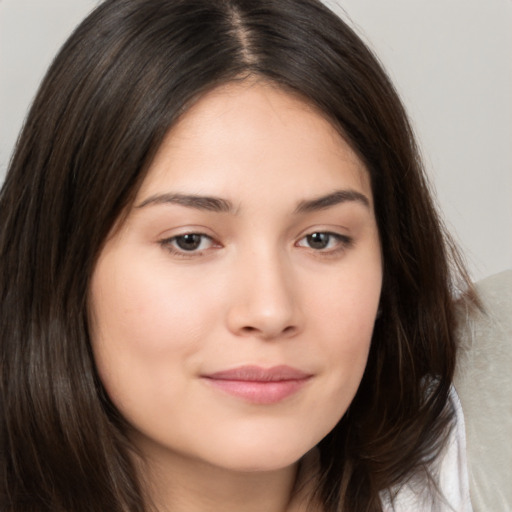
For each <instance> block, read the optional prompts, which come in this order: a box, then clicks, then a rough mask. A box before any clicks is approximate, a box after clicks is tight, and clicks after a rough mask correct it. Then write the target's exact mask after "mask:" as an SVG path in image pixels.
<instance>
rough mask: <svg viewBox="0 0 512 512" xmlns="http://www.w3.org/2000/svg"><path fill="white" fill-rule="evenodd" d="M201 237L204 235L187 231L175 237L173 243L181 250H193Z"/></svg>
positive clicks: (200, 241)
mask: <svg viewBox="0 0 512 512" xmlns="http://www.w3.org/2000/svg"><path fill="white" fill-rule="evenodd" d="M203 238H204V235H199V234H197V233H189V234H186V235H180V236H177V237H175V238H174V244H175V246H177V247H178V248H179V249H181V250H183V251H195V250H197V249H199V247H200V246H201V243H202V241H203Z"/></svg>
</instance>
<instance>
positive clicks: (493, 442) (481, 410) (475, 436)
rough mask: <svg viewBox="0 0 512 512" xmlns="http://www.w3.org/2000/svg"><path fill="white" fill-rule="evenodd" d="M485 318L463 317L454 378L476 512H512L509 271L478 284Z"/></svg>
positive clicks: (511, 292)
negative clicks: (464, 424)
mask: <svg viewBox="0 0 512 512" xmlns="http://www.w3.org/2000/svg"><path fill="white" fill-rule="evenodd" d="M477 291H478V292H479V294H480V296H481V299H482V302H483V305H484V308H485V310H486V311H485V314H481V313H472V314H469V313H467V312H461V319H462V321H461V328H460V331H459V336H460V342H461V350H460V358H459V363H458V367H457V371H456V376H455V388H456V390H457V393H458V394H459V397H460V400H461V403H462V409H463V412H464V419H465V422H466V441H467V454H468V470H469V488H470V495H471V501H472V503H473V509H474V512H511V511H512V270H507V271H505V272H502V273H500V274H497V275H494V276H491V277H489V278H487V279H484V280H483V281H481V282H480V283H478V284H477Z"/></svg>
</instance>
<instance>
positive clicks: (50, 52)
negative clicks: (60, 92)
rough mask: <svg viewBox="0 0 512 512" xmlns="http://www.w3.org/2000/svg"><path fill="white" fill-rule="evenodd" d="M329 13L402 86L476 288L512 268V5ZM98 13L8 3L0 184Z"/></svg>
mask: <svg viewBox="0 0 512 512" xmlns="http://www.w3.org/2000/svg"><path fill="white" fill-rule="evenodd" d="M325 2H326V3H327V4H328V5H329V6H330V7H332V8H333V9H334V10H335V11H337V12H338V13H339V14H340V15H341V16H342V17H343V18H344V19H347V20H348V21H349V22H350V23H351V24H352V25H353V26H354V27H355V28H356V30H357V31H358V33H359V34H360V35H361V36H362V37H363V39H365V40H366V41H367V42H368V43H369V44H370V46H371V47H372V48H373V49H374V51H375V52H376V53H377V54H378V55H379V57H380V58H381V60H382V62H383V63H384V65H385V67H386V68H387V70H388V72H389V73H390V75H391V77H392V79H393V80H394V82H395V84H396V86H397V88H398V90H399V92H400V94H401V95H402V98H403V100H404V102H405V104H406V106H407V108H408V110H409V112H410V115H411V118H412V121H413V124H414V126H415V129H416V132H417V135H418V138H419V141H420V144H421V147H422V151H423V155H424V158H425V162H426V165H427V169H428V171H429V175H430V177H431V181H432V184H433V186H434V187H435V189H436V191H437V196H438V202H439V205H440V208H441V210H442V212H443V215H444V218H445V220H446V224H447V225H448V227H449V229H450V230H451V231H452V233H453V234H454V235H455V237H456V239H457V241H458V242H459V244H460V245H461V247H462V249H463V251H464V252H465V254H466V257H467V259H468V262H469V267H470V271H471V274H472V276H473V278H475V279H479V278H482V277H485V276H487V275H490V274H494V273H497V272H499V271H501V270H504V269H505V268H510V267H512V92H511V91H512V1H511V0H485V1H484V0H344V1H343V0H339V1H335V0H325ZM98 3H99V2H98V0H0V179H3V176H4V173H5V169H6V167H7V164H8V161H9V158H10V154H11V151H12V147H13V145H14V143H15V140H16V137H17V133H18V131H19V129H20V128H21V125H22V123H23V118H24V116H25V114H26V111H27V108H28V106H29V105H30V102H31V100H32V98H33V96H34V94H35V91H36V89H37V86H38V83H39V81H40V80H41V78H42V76H43V74H44V72H45V70H46V68H47V67H48V65H49V63H50V61H51V59H52V57H53V56H54V55H55V53H56V52H57V50H58V48H59V47H60V45H61V44H62V43H63V42H64V40H65V39H66V37H67V36H68V35H69V34H70V33H71V31H72V29H73V28H74V27H75V26H76V24H78V23H79V22H80V20H81V19H82V18H83V17H84V16H85V15H86V14H87V13H88V12H89V11H90V10H91V9H92V8H93V7H94V6H95V5H97V4H98Z"/></svg>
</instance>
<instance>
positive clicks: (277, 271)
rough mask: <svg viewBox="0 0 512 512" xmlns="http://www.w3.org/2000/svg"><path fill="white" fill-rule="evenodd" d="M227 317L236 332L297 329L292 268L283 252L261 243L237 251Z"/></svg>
mask: <svg viewBox="0 0 512 512" xmlns="http://www.w3.org/2000/svg"><path fill="white" fill-rule="evenodd" d="M233 280H234V281H233V286H234V288H235V290H236V291H235V293H233V294H232V301H231V304H230V311H229V314H228V321H229V326H230V329H231V330H232V331H234V332H236V333H237V334H243V335H253V336H258V337H261V338H268V339H269V338H275V337H279V336H285V335H286V336H289V335H291V334H292V333H295V332H296V331H297V330H298V329H299V323H300V319H299V307H298V297H297V291H296V283H295V277H294V270H293V268H292V266H291V263H290V261H289V260H288V257H287V255H286V254H285V253H284V252H280V251H279V250H278V249H277V248H275V247H269V246H268V245H266V246H265V245H260V246H258V247H256V248H253V249H252V250H250V251H247V252H246V253H244V254H240V255H239V257H238V259H237V262H236V266H235V275H234V276H233Z"/></svg>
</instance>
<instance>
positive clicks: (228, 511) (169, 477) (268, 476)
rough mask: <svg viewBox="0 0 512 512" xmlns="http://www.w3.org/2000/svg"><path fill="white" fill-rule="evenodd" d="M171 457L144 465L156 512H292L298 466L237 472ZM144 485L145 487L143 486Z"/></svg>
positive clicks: (147, 486)
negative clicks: (167, 461) (169, 461)
mask: <svg viewBox="0 0 512 512" xmlns="http://www.w3.org/2000/svg"><path fill="white" fill-rule="evenodd" d="M177 458H180V457H179V456H176V454H174V455H173V463H172V464H165V463H162V461H159V462H158V463H156V462H154V461H152V462H146V463H145V464H144V466H145V468H144V470H143V471H144V472H143V473H142V474H144V475H145V485H146V489H147V494H148V496H149V498H150V501H151V502H152V503H153V504H154V507H155V510H156V511H157V512H171V511H172V512H217V511H219V510H222V511H223V512H261V511H265V512H292V511H294V512H295V511H297V512H298V511H299V509H297V508H296V504H292V503H295V501H296V500H293V495H294V486H295V482H296V477H297V468H298V464H295V465H293V466H289V467H286V468H283V469H278V470H274V471H265V472H260V471H258V472H256V471H255V472H238V471H231V470H227V469H224V468H218V467H216V466H211V465H209V464H208V463H205V462H200V461H190V460H188V459H185V458H181V460H176V459H177ZM143 485H144V484H143Z"/></svg>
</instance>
